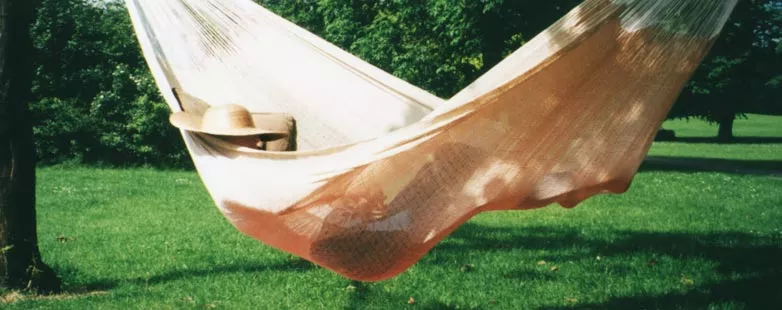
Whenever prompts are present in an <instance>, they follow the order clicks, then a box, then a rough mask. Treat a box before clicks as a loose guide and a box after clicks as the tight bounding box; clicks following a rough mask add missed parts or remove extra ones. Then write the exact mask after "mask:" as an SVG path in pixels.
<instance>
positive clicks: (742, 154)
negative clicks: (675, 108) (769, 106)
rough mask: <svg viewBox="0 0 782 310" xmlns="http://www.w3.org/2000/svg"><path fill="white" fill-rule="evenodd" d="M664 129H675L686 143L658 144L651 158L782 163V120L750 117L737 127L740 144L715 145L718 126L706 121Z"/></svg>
mask: <svg viewBox="0 0 782 310" xmlns="http://www.w3.org/2000/svg"><path fill="white" fill-rule="evenodd" d="M663 128H665V129H670V130H674V131H675V132H676V136H677V137H679V138H681V139H682V140H684V141H682V142H658V143H655V144H654V145H653V146H652V149H651V150H650V151H649V155H652V156H673V157H698V158H721V159H731V160H753V161H761V160H766V161H769V160H771V161H782V117H781V116H768V115H757V114H749V115H747V118H746V119H743V118H742V119H738V120H736V123H735V124H734V135H735V136H736V141H734V142H732V143H714V142H713V141H712V140H713V138H714V137H715V136H716V135H717V126H716V125H713V126H712V125H709V124H707V123H706V122H704V121H700V120H696V119H691V120H669V121H666V122H665V123H664V124H663Z"/></svg>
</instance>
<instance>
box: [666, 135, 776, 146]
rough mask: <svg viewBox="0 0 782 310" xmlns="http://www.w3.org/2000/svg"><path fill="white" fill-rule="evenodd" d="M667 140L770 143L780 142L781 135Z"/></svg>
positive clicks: (676, 140) (709, 142)
mask: <svg viewBox="0 0 782 310" xmlns="http://www.w3.org/2000/svg"><path fill="white" fill-rule="evenodd" d="M668 142H684V143H708V144H772V143H782V137H734V138H733V139H730V140H722V139H718V138H717V137H681V138H675V139H673V140H670V141H668Z"/></svg>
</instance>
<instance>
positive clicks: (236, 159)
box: [126, 0, 736, 281]
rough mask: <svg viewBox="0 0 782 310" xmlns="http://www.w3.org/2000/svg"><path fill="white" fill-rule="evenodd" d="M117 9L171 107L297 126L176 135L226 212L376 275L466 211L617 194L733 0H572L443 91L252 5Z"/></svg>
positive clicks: (306, 251)
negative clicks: (281, 145)
mask: <svg viewBox="0 0 782 310" xmlns="http://www.w3.org/2000/svg"><path fill="white" fill-rule="evenodd" d="M126 3H127V6H128V10H129V12H130V15H131V18H132V20H133V23H134V27H135V29H136V35H137V37H138V39H139V42H140V43H141V46H142V49H143V51H144V54H145V57H146V59H147V62H148V64H149V66H150V69H151V71H152V73H153V75H154V76H155V79H156V81H157V83H158V86H159V87H160V89H161V92H162V94H163V96H164V97H165V99H166V101H167V102H168V103H169V105H170V107H171V109H172V111H178V110H180V109H185V110H190V109H192V110H199V109H203V108H204V107H203V106H202V104H201V105H199V104H196V102H197V101H198V100H188V99H186V98H178V97H176V96H175V92H174V91H172V89H178V90H181V91H183V92H186V93H189V94H191V95H192V96H193V97H194V98H198V99H199V100H201V101H203V102H205V103H207V104H208V105H221V104H227V103H239V104H242V105H244V106H246V107H247V108H248V109H250V110H251V111H254V112H270V113H276V112H281V113H288V114H291V115H293V116H294V117H295V118H296V120H297V124H298V138H299V141H298V145H299V148H300V150H299V151H295V152H264V151H257V150H252V149H249V148H243V147H240V146H236V145H232V144H230V143H227V142H224V141H223V140H219V139H217V138H214V137H211V136H208V135H201V134H196V133H193V132H187V131H183V137H184V139H185V142H186V145H187V147H188V149H189V151H190V153H191V155H192V158H193V161H194V163H195V166H196V168H197V170H198V172H199V174H200V176H201V178H202V180H203V182H204V184H205V186H206V188H207V190H208V191H209V193H210V195H211V196H212V198H213V200H214V202H215V203H216V205H217V206H218V208H219V210H220V211H221V212H222V214H223V215H224V216H225V217H226V218H227V220H228V221H230V223H232V224H233V225H234V227H236V228H237V229H238V230H239V231H241V232H243V233H245V234H247V235H249V236H251V237H253V238H256V239H258V240H261V241H263V242H265V243H266V244H269V245H271V246H273V247H275V248H278V249H281V250H284V251H287V252H290V253H293V254H295V255H298V256H300V257H303V258H305V259H307V260H310V261H312V262H314V263H316V264H318V265H320V266H323V267H325V268H328V269H330V270H333V271H334V272H337V273H339V274H341V275H343V276H345V277H348V278H351V279H357V280H364V281H376V280H382V279H387V278H389V277H393V276H396V275H398V274H399V273H401V272H403V271H404V270H406V269H407V268H409V267H410V266H412V265H413V264H415V263H416V262H417V261H418V260H419V259H420V258H421V257H422V256H423V255H424V254H425V253H426V252H428V251H429V250H430V249H431V248H432V247H434V246H435V245H436V244H437V243H438V242H439V241H440V240H442V239H443V238H444V237H445V236H447V235H448V234H449V233H450V232H452V231H453V230H454V229H456V228H458V227H459V226H460V225H461V224H462V223H464V222H465V221H467V220H468V219H470V218H471V217H472V216H474V215H476V214H478V213H480V212H484V211H493V210H513V209H531V208H539V207H543V206H546V205H549V204H553V203H558V204H560V205H562V206H564V207H573V206H575V205H577V204H578V203H579V202H581V201H583V200H584V199H587V198H588V197H590V196H593V195H596V194H600V193H622V192H624V191H626V190H627V189H628V186H629V184H630V182H631V180H632V178H633V176H634V175H635V173H636V172H637V170H638V168H639V166H640V164H641V162H642V160H643V159H644V157H645V155H646V153H647V151H648V148H649V146H650V145H651V142H652V140H653V137H654V136H655V133H656V132H657V130H658V129H659V128H660V125H661V123H662V121H663V120H664V118H665V117H666V114H667V112H668V111H669V109H670V106H671V104H672V103H673V102H674V101H675V99H676V98H677V97H678V95H679V93H680V92H681V90H682V87H683V85H684V83H685V82H686V81H687V80H688V79H689V78H690V77H691V74H692V73H693V71H694V70H695V69H696V67H697V66H698V65H699V63H700V61H701V60H702V58H703V57H704V56H705V54H706V53H707V52H708V50H709V48H710V47H711V45H712V43H713V41H714V40H715V38H716V37H717V35H718V34H719V32H720V31H721V29H722V27H723V25H724V23H725V22H726V21H727V19H728V17H729V15H730V12H731V11H732V10H733V7H734V6H735V4H736V0H586V1H584V2H583V3H582V4H581V5H579V6H578V7H576V8H575V9H573V10H572V11H571V12H569V13H568V14H566V15H565V16H564V17H563V18H561V19H560V20H559V21H557V22H556V23H554V24H553V25H551V26H550V27H549V28H548V29H546V30H545V31H543V32H542V33H540V34H539V35H538V36H536V37H535V38H534V39H533V40H531V41H530V42H528V43H527V44H525V45H524V46H523V47H521V48H520V49H518V50H517V51H515V52H514V53H513V54H511V55H510V56H509V57H507V58H506V59H505V60H504V61H502V62H501V63H500V64H498V65H497V66H496V67H494V68H492V69H491V70H490V71H489V72H487V73H486V74H484V75H483V76H482V77H480V78H479V79H478V80H476V81H475V82H474V83H472V84H471V85H469V86H468V87H466V88H465V89H464V90H463V91H461V92H460V93H458V94H457V95H455V96H454V97H452V98H450V99H448V100H444V99H441V98H438V97H435V96H433V95H431V94H429V93H427V92H425V91H423V90H421V89H419V88H416V87H415V86H413V85H410V84H408V83H406V82H404V81H402V80H400V79H398V78H396V77H394V76H392V75H389V74H388V73H385V72H383V71H382V70H379V69H378V68H375V67H373V66H372V65H370V64H368V63H366V62H364V61H362V60H360V59H359V58H357V57H355V56H352V55H350V54H349V53H347V52H345V51H342V50H340V49H339V48H337V47H335V46H334V45H332V44H330V43H328V42H326V41H324V40H322V39H320V38H318V37H317V36H315V35H313V34H311V33H308V32H307V31H305V30H303V29H302V28H299V27H297V26H296V25H294V24H292V23H290V22H288V21H286V20H284V19H282V18H280V17H278V16H276V15H274V14H272V13H271V12H270V11H268V10H266V9H264V8H263V7H261V6H259V5H257V4H255V3H253V2H252V1H250V0H126ZM180 99H181V101H180Z"/></svg>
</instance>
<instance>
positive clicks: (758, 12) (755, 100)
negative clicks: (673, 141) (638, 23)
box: [671, 0, 782, 140]
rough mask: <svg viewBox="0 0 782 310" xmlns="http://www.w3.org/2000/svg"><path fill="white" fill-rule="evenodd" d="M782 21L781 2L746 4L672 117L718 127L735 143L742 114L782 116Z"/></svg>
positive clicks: (722, 135)
mask: <svg viewBox="0 0 782 310" xmlns="http://www.w3.org/2000/svg"><path fill="white" fill-rule="evenodd" d="M780 20H782V2H780V1H778V0H746V1H740V2H739V4H738V5H737V6H736V9H735V10H734V12H733V14H732V15H731V18H730V20H729V21H728V23H727V24H726V25H725V28H724V30H723V32H722V35H721V36H720V37H719V38H718V40H717V41H716V42H715V44H714V47H713V48H712V50H711V52H710V53H709V55H708V56H707V57H706V59H705V60H704V62H703V64H702V65H701V66H700V67H699V68H698V70H697V71H696V72H695V74H694V76H693V78H692V80H691V81H690V82H689V83H688V85H687V87H686V89H685V91H684V92H682V95H681V97H680V98H679V100H678V101H677V103H676V105H675V106H674V108H673V110H672V112H671V116H672V117H673V118H678V117H683V118H689V117H695V118H699V119H703V120H706V121H708V122H711V123H717V124H719V130H718V135H717V137H718V139H720V140H730V139H732V138H733V122H734V120H735V119H736V117H737V116H738V117H740V116H742V115H743V113H750V112H753V113H774V114H777V113H782V106H780V105H782V102H780V100H782V96H780V90H781V89H782V88H780V82H781V81H782V75H780V72H782V57H780V40H782V27H781V26H779V25H780V24H779V21H780ZM775 105H776V106H775Z"/></svg>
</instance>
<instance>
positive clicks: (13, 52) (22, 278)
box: [0, 0, 60, 292]
mask: <svg viewBox="0 0 782 310" xmlns="http://www.w3.org/2000/svg"><path fill="white" fill-rule="evenodd" d="M37 2H38V1H36V0H0V287H4V288H10V289H27V290H34V291H38V292H55V291H58V290H59V288H60V280H59V279H58V278H57V276H56V275H55V274H54V272H53V271H52V270H51V268H49V267H48V266H46V265H45V264H44V263H43V262H42V261H41V254H40V252H39V250H38V238H37V232H36V225H35V220H36V218H35V147H34V144H33V131H32V123H31V120H30V116H29V111H28V109H27V102H28V101H29V99H30V97H31V95H30V88H31V83H32V77H33V63H32V57H31V54H32V52H33V47H32V41H31V38H30V24H31V22H32V21H33V18H34V7H35V5H36V4H37Z"/></svg>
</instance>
